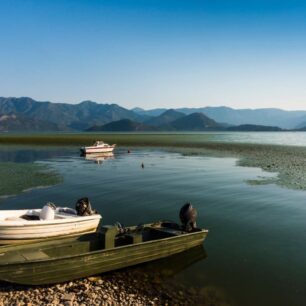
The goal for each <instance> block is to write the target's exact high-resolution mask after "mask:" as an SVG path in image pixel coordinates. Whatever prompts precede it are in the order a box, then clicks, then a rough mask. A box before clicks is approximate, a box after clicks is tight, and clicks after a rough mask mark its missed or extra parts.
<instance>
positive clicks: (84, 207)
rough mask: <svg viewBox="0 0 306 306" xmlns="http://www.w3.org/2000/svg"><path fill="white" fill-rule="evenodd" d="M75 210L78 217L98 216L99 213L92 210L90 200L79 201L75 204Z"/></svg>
mask: <svg viewBox="0 0 306 306" xmlns="http://www.w3.org/2000/svg"><path fill="white" fill-rule="evenodd" d="M75 210H76V211H77V214H78V216H90V215H93V214H96V213H97V211H96V210H93V209H92V208H91V204H90V202H89V199H88V198H81V199H78V200H77V202H76V204H75Z"/></svg>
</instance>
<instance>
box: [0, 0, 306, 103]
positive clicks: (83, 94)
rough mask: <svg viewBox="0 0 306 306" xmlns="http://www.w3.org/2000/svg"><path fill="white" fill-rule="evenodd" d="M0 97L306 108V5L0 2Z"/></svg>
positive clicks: (257, 0) (170, 0) (264, 1)
mask: <svg viewBox="0 0 306 306" xmlns="http://www.w3.org/2000/svg"><path fill="white" fill-rule="evenodd" d="M0 68H1V73H0V96H30V97H32V98H34V99H37V100H49V101H53V102H68V103H77V102H80V101H82V100H93V101H97V102H101V103H102V102H103V103H104V102H109V103H110V102H112V103H118V104H120V105H121V106H124V107H127V108H132V107H135V106H139V107H143V108H146V109H150V108H155V107H166V108H170V107H182V106H185V107H201V106H208V105H210V106H219V105H226V106H230V107H235V108H259V107H278V108H283V109H306V1H305V0H303V1H299V0H286V1H285V0H283V1H282V0H243V1H242V0H240V1H239V0H202V1H193V0H185V1H180V0H159V1H158V0H156V1H153V0H138V1H132V0H114V1H108V0H105V1H102V0H101V1H95V0H49V1H46V0H36V1H34V0H1V1H0Z"/></svg>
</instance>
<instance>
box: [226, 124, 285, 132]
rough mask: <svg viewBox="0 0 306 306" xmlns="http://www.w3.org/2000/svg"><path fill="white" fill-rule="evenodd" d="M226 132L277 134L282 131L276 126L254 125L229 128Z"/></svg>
mask: <svg viewBox="0 0 306 306" xmlns="http://www.w3.org/2000/svg"><path fill="white" fill-rule="evenodd" d="M227 130H228V131H242V132H277V131H283V129H281V128H279V127H277V126H265V125H254V124H242V125H238V126H231V127H228V128H227Z"/></svg>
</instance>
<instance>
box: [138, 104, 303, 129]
mask: <svg viewBox="0 0 306 306" xmlns="http://www.w3.org/2000/svg"><path fill="white" fill-rule="evenodd" d="M175 110H176V111H179V112H182V113H184V114H186V115H190V114H192V113H195V112H197V113H203V114H204V115H206V116H208V117H209V118H211V119H213V120H215V121H217V122H224V123H227V124H229V125H242V124H253V125H264V126H279V127H281V128H284V129H294V128H299V127H302V126H301V124H302V123H303V124H304V125H303V126H306V111H285V110H281V109H277V108H261V109H233V108H230V107H225V106H221V107H201V108H178V109H175ZM155 111H157V112H158V113H159V112H160V109H151V110H147V111H145V110H143V111H142V114H143V115H144V114H147V115H150V114H154V113H155Z"/></svg>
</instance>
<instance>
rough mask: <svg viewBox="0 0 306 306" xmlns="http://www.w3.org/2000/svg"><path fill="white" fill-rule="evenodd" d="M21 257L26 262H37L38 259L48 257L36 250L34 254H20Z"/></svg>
mask: <svg viewBox="0 0 306 306" xmlns="http://www.w3.org/2000/svg"><path fill="white" fill-rule="evenodd" d="M21 255H22V257H23V258H24V259H26V260H39V259H48V258H49V256H48V255H47V254H46V253H44V252H42V251H40V250H37V251H35V252H24V253H22V254H21Z"/></svg>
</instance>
